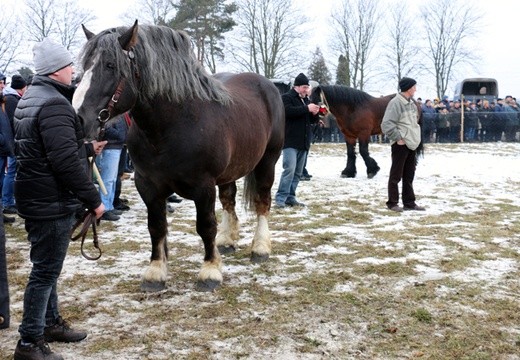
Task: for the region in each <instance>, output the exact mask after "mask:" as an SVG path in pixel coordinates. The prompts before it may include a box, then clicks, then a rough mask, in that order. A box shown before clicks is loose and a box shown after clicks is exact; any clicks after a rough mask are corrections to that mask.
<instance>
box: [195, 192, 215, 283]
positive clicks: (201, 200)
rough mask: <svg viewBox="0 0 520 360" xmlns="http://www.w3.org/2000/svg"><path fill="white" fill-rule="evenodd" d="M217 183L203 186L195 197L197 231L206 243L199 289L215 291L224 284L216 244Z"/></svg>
mask: <svg viewBox="0 0 520 360" xmlns="http://www.w3.org/2000/svg"><path fill="white" fill-rule="evenodd" d="M215 198H216V190H215V185H212V186H207V187H204V188H201V191H199V193H198V194H197V195H196V196H195V197H194V200H195V207H196V208H197V233H198V234H199V235H200V237H201V238H202V242H203V243H204V251H205V255H204V264H202V268H201V270H200V273H199V277H198V280H197V290H199V291H213V290H214V289H215V288H217V287H218V286H220V284H222V260H221V258H220V254H219V252H218V250H217V246H216V244H215V236H216V234H217V219H216V217H215Z"/></svg>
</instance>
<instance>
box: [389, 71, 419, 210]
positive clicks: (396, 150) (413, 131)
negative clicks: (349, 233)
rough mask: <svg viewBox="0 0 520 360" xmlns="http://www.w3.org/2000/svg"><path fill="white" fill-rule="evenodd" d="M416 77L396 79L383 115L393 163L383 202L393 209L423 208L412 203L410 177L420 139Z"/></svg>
mask: <svg viewBox="0 0 520 360" xmlns="http://www.w3.org/2000/svg"><path fill="white" fill-rule="evenodd" d="M416 84H417V81H415V80H414V79H412V78H409V77H403V78H402V79H401V80H400V81H399V89H400V90H401V92H400V93H398V94H397V95H396V96H395V97H394V98H393V99H392V100H390V102H389V103H388V106H387V108H386V111H385V115H384V116H383V121H382V123H381V130H382V131H383V133H384V134H385V135H386V136H387V137H388V139H389V140H390V142H391V146H392V166H391V168H390V176H389V178H388V201H387V202H386V206H387V207H388V208H389V209H390V210H392V211H396V212H402V211H403V209H404V210H419V211H421V210H425V208H424V207H422V206H419V205H417V204H416V203H415V193H414V190H413V179H414V176H415V167H416V160H417V159H416V158H417V154H416V149H417V147H419V144H420V143H421V127H420V126H419V123H418V111H417V106H416V105H415V102H414V101H413V96H414V94H415V92H416V90H417V85H416ZM401 180H402V182H403V184H402V187H403V192H402V199H403V207H400V206H399V205H398V204H399V188H398V184H399V182H401Z"/></svg>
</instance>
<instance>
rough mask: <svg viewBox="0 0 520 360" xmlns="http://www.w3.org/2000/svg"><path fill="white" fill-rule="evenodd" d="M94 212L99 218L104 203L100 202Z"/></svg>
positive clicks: (103, 209) (103, 210) (103, 208)
mask: <svg viewBox="0 0 520 360" xmlns="http://www.w3.org/2000/svg"><path fill="white" fill-rule="evenodd" d="M105 142H106V141H105ZM94 212H95V213H96V219H99V218H100V217H101V216H102V215H103V213H104V212H105V205H103V203H101V205H99V206H98V207H97V208H95V209H94Z"/></svg>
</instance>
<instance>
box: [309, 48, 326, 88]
mask: <svg viewBox="0 0 520 360" xmlns="http://www.w3.org/2000/svg"><path fill="white" fill-rule="evenodd" d="M308 76H309V79H312V80H314V81H317V82H318V83H319V84H320V85H328V84H329V83H330V81H331V75H330V71H329V69H328V68H327V64H325V58H324V57H323V54H322V53H321V50H320V48H319V47H316V51H314V55H313V57H312V62H311V65H310V66H309V73H308Z"/></svg>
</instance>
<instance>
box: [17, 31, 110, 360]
mask: <svg viewBox="0 0 520 360" xmlns="http://www.w3.org/2000/svg"><path fill="white" fill-rule="evenodd" d="M33 55H34V64H35V68H36V72H37V75H36V76H35V77H34V78H33V82H32V86H31V87H30V88H29V89H28V90H27V91H26V92H25V94H24V95H23V97H22V98H21V99H20V101H19V103H18V107H17V109H16V111H15V120H14V128H15V154H16V160H17V164H18V168H17V174H16V181H15V198H16V204H17V206H18V213H19V215H20V216H21V217H22V218H24V219H25V229H26V230H27V233H28V239H29V241H30V243H31V251H30V259H31V262H32V264H33V266H32V270H31V273H30V275H29V282H28V284H27V287H26V289H25V295H24V308H23V318H22V323H21V325H20V327H19V332H20V337H21V340H19V341H18V344H17V346H16V350H15V354H14V358H15V359H16V360H21V359H24V360H25V359H62V356H61V355H59V354H56V353H53V352H52V351H51V350H50V348H49V346H48V344H47V343H48V342H53V341H61V342H75V341H80V340H83V339H84V338H85V337H86V336H87V333H86V332H84V331H78V330H74V329H72V328H70V327H69V325H68V324H67V322H66V321H64V320H63V319H62V318H61V316H60V312H59V308H58V295H57V291H56V290H57V289H56V284H57V280H58V277H59V275H60V273H61V269H62V267H63V262H64V260H65V255H66V253H67V249H68V245H69V241H70V235H71V234H70V231H71V228H72V225H73V224H74V221H75V214H76V212H77V211H78V210H79V209H80V208H81V206H82V204H84V206H86V207H88V208H89V209H90V210H92V211H94V212H95V214H96V216H97V217H98V218H99V217H101V215H102V214H103V211H104V206H103V204H102V203H101V199H100V196H99V193H98V191H97V189H96V187H95V186H94V184H93V183H92V181H91V180H90V179H89V176H88V174H87V171H86V155H87V154H86V151H87V150H90V151H91V152H92V154H93V153H94V152H101V150H102V148H103V146H104V143H106V142H104V143H94V144H93V145H92V144H90V145H89V146H88V147H86V146H85V143H84V139H83V138H84V135H83V129H82V126H81V124H80V122H79V119H78V117H77V116H76V114H75V112H74V109H73V108H72V105H71V100H72V95H73V92H74V88H73V87H72V86H71V81H72V74H73V69H72V56H71V54H70V53H69V52H68V51H67V50H66V49H65V48H64V47H63V46H62V45H58V44H55V43H53V42H52V41H50V40H49V39H45V40H44V41H42V42H40V43H37V44H36V45H35V46H34V48H33Z"/></svg>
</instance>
